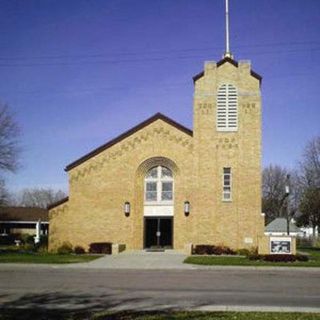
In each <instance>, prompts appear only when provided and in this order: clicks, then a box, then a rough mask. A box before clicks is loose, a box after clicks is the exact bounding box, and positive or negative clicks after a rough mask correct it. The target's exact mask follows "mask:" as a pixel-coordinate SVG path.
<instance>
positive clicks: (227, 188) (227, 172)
mask: <svg viewBox="0 0 320 320" xmlns="http://www.w3.org/2000/svg"><path fill="white" fill-rule="evenodd" d="M222 199H223V200H224V201H231V168H223V194H222Z"/></svg>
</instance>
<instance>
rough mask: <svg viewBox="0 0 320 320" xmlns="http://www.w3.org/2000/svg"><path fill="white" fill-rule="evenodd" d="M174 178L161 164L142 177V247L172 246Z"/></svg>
mask: <svg viewBox="0 0 320 320" xmlns="http://www.w3.org/2000/svg"><path fill="white" fill-rule="evenodd" d="M173 212H174V178H173V173H172V171H171V170H170V169H169V168H168V167H166V166H162V165H157V166H154V167H152V168H151V169H149V170H148V171H147V173H146V175H145V178H144V248H147V249H150V248H151V249H152V248H172V247H173Z"/></svg>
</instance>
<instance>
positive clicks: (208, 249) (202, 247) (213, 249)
mask: <svg viewBox="0 0 320 320" xmlns="http://www.w3.org/2000/svg"><path fill="white" fill-rule="evenodd" d="M193 254H199V255H203V254H207V255H211V254H214V255H222V254H228V255H234V254H236V252H235V251H234V250H232V249H230V248H229V247H225V246H213V245H208V244H199V245H196V246H195V247H194V249H193Z"/></svg>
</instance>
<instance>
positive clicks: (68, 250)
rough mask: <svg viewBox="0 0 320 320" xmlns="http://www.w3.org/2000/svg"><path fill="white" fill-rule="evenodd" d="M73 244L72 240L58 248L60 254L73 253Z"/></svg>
mask: <svg viewBox="0 0 320 320" xmlns="http://www.w3.org/2000/svg"><path fill="white" fill-rule="evenodd" d="M72 251H73V250H72V245H71V243H70V242H64V243H63V244H62V245H61V246H60V247H59V248H58V249H57V253H58V254H69V253H72Z"/></svg>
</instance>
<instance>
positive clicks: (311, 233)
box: [300, 227, 319, 238]
mask: <svg viewBox="0 0 320 320" xmlns="http://www.w3.org/2000/svg"><path fill="white" fill-rule="evenodd" d="M300 230H301V232H302V235H301V236H302V237H303V238H318V237H319V231H318V227H316V228H315V230H313V228H312V227H300Z"/></svg>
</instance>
